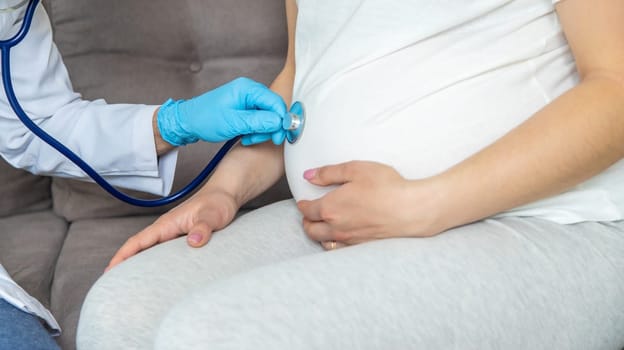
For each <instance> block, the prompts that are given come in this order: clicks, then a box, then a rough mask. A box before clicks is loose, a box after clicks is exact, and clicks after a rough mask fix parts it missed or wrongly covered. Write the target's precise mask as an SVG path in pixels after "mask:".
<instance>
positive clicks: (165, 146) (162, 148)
mask: <svg viewBox="0 0 624 350" xmlns="http://www.w3.org/2000/svg"><path fill="white" fill-rule="evenodd" d="M159 110H160V108H156V110H155V111H154V115H153V116H152V131H153V133H154V146H155V147H156V154H157V155H159V156H161V155H163V154H165V153H167V152H169V151H171V150H172V149H174V148H175V147H174V146H173V145H172V144H170V143H169V142H167V141H165V140H164V139H163V138H162V136H161V134H160V129H158V111H159Z"/></svg>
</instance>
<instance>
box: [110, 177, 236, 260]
mask: <svg viewBox="0 0 624 350" xmlns="http://www.w3.org/2000/svg"><path fill="white" fill-rule="evenodd" d="M237 210H238V204H237V203H236V200H235V198H234V197H233V196H231V195H230V194H228V193H227V192H225V191H223V190H221V189H218V188H214V187H209V186H205V187H203V188H202V189H201V190H200V191H199V192H197V193H196V194H195V195H194V196H193V197H191V198H189V199H188V200H187V201H185V202H183V203H182V204H181V205H179V206H177V207H175V208H174V209H172V210H170V211H169V212H168V213H166V214H164V215H162V216H161V217H159V218H158V219H157V220H156V221H155V222H154V223H153V224H151V225H149V226H148V227H146V228H145V229H143V230H142V231H141V232H139V233H137V234H136V235H134V236H132V237H130V238H129V239H128V240H127V241H126V243H124V245H123V246H122V247H121V248H120V249H119V250H118V251H117V253H115V256H113V258H112V259H111V261H110V262H109V264H108V266H107V267H106V271H108V270H110V269H111V268H113V267H114V266H115V265H117V264H119V263H121V262H123V261H124V260H126V259H128V258H129V257H131V256H133V255H135V254H137V253H139V252H141V251H143V250H145V249H148V248H150V247H152V246H155V245H156V244H159V243H164V242H166V241H169V240H172V239H174V238H177V237H179V236H182V235H185V234H187V233H188V237H187V242H188V243H189V244H190V245H191V246H193V247H201V246H203V245H205V244H206V243H207V242H208V241H209V240H210V237H211V235H212V232H213V231H215V230H219V229H221V228H223V227H225V226H226V225H227V224H229V223H230V222H231V221H232V219H233V218H234V215H235V214H236V212H237Z"/></svg>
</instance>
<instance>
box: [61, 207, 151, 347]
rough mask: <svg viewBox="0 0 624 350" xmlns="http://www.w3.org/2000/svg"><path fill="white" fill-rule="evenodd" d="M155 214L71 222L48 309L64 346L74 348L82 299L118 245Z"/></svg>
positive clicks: (143, 225) (148, 222) (149, 220)
mask: <svg viewBox="0 0 624 350" xmlns="http://www.w3.org/2000/svg"><path fill="white" fill-rule="evenodd" d="M154 219H155V217H153V216H152V217H150V216H146V217H128V218H120V219H97V220H83V221H77V222H74V223H72V224H71V226H70V228H69V232H68V233H67V238H66V240H65V244H64V245H63V249H62V251H61V254H60V256H59V259H58V262H57V263H56V271H55V273H54V283H53V285H52V291H51V302H52V308H51V311H52V313H53V314H54V316H55V317H56V319H57V321H58V322H59V324H60V325H61V327H62V328H63V334H62V335H61V337H60V338H59V339H58V342H59V344H60V345H61V346H62V348H63V349H74V348H75V338H76V327H77V325H78V317H79V315H80V308H81V306H82V302H83V300H84V298H85V296H86V295H87V292H88V291H89V288H91V285H92V284H93V283H94V282H95V281H96V280H97V279H98V278H99V277H100V275H101V274H102V273H103V272H104V268H105V267H106V265H107V264H108V262H109V261H110V259H111V258H112V256H113V254H114V253H115V252H116V251H117V249H118V248H119V247H120V246H121V245H122V244H123V243H124V242H125V241H126V239H128V238H129V237H130V236H132V235H133V234H135V233H136V232H138V231H139V230H141V229H142V228H144V227H145V226H147V225H148V224H150V223H151V222H153V221H154Z"/></svg>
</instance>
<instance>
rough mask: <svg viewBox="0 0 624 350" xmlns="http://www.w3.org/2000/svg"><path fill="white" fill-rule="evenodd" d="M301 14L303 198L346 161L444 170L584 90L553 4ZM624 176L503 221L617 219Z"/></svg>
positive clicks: (611, 174) (384, 2) (294, 153)
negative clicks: (320, 172)
mask: <svg viewBox="0 0 624 350" xmlns="http://www.w3.org/2000/svg"><path fill="white" fill-rule="evenodd" d="M298 8H299V12H298V17H297V28H296V38H295V60H296V67H297V71H296V76H295V83H294V92H293V101H296V100H300V101H302V103H303V104H304V106H305V108H306V112H307V118H306V125H305V129H304V131H303V134H302V135H301V137H300V139H299V140H298V141H297V143H295V144H294V145H286V148H285V161H286V173H287V177H288V181H289V185H290V188H291V191H292V193H293V195H294V196H295V198H296V199H303V198H317V197H319V196H322V195H323V194H325V193H326V192H327V191H328V190H330V189H327V188H322V187H317V186H314V185H312V184H310V183H309V182H307V181H305V180H304V179H303V176H302V174H303V172H304V171H305V170H306V169H312V168H315V167H318V166H323V165H328V164H336V163H342V162H345V161H349V160H370V161H378V162H381V163H385V164H388V165H391V166H392V167H394V168H395V169H396V170H397V171H398V172H399V173H401V174H402V175H403V176H404V177H406V178H408V179H420V178H426V177H429V176H433V175H435V174H438V173H440V172H443V171H445V170H446V169H448V168H450V167H452V166H453V165H455V164H457V163H459V162H461V161H463V160H464V159H466V158H468V157H469V156H471V155H472V154H474V153H476V152H478V151H479V150H481V149H483V148H484V147H487V146H488V145H490V144H491V143H493V142H494V141H495V140H497V139H498V138H500V137H502V136H503V135H504V134H505V133H507V132H508V131H509V130H511V129H513V128H514V127H515V126H517V125H519V124H521V123H522V122H524V121H525V120H527V119H528V118H530V117H531V116H532V115H533V114H534V113H535V112H537V111H538V110H539V109H541V108H542V107H544V106H545V105H546V104H548V103H549V102H550V101H552V100H553V99H555V98H557V97H558V96H559V95H561V94H562V93H563V92H565V91H567V90H569V89H570V88H572V87H574V86H575V85H576V84H578V81H579V79H578V75H577V72H576V68H575V63H574V58H573V56H572V54H571V52H570V49H569V46H568V44H567V41H566V40H565V37H564V35H563V33H562V29H561V26H560V23H559V21H558V18H557V15H556V13H555V11H554V5H553V1H552V0H479V1H465V0H446V1H440V0H342V1H332V0H299V1H298ZM561 127H565V125H562V126H561ZM544 166H548V165H547V164H545V165H544ZM483 176H484V177H485V178H487V177H488V174H487V173H485V174H483ZM623 178H624V162H623V161H620V162H619V163H617V164H615V165H614V166H612V167H611V168H609V169H607V170H606V171H604V172H603V173H602V174H600V175H598V176H596V177H594V178H592V179H590V180H589V181H587V182H585V183H582V184H580V185H578V186H576V187H574V188H572V189H570V190H569V191H567V192H565V193H563V194H560V195H557V196H553V197H550V198H547V199H545V200H541V201H537V202H534V203H531V204H528V205H525V206H522V207H518V208H515V209H512V210H509V211H506V212H504V213H502V214H500V215H501V216H505V215H513V216H531V217H539V218H543V219H547V220H551V221H555V222H558V223H562V224H566V223H574V222H580V221H611V220H622V219H624V215H623V213H624V181H622V179H623Z"/></svg>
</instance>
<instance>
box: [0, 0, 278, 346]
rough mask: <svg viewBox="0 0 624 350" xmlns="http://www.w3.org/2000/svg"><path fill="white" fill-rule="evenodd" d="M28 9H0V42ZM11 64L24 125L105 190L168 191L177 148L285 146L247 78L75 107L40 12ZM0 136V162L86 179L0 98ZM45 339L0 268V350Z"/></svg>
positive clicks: (2, 3) (32, 307)
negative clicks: (238, 140) (188, 94)
mask: <svg viewBox="0 0 624 350" xmlns="http://www.w3.org/2000/svg"><path fill="white" fill-rule="evenodd" d="M27 5H28V0H0V39H2V40H6V39H8V38H10V37H12V36H13V35H14V34H15V33H17V31H18V30H19V28H20V26H21V23H22V19H23V16H24V13H25V10H26V7H27ZM11 63H12V67H11V71H12V75H13V80H12V81H13V84H14V88H15V92H16V94H17V97H18V99H19V100H20V102H21V104H22V107H23V108H24V110H25V111H26V113H27V114H28V115H29V116H30V117H31V119H33V120H34V122H35V123H36V124H38V125H39V126H40V127H42V128H43V129H44V130H46V131H47V132H48V133H49V134H51V135H52V136H54V137H55V138H56V139H58V140H59V141H60V142H61V143H63V144H65V145H66V146H67V147H68V148H69V149H71V150H80V151H79V153H80V154H79V155H80V156H81V157H82V158H83V159H85V160H86V161H87V162H88V163H89V164H90V165H91V166H92V167H93V168H94V169H95V170H97V171H98V172H99V173H100V174H103V175H105V176H104V177H105V178H106V180H108V181H109V182H110V183H111V184H113V185H117V186H122V187H125V188H130V189H135V190H141V191H145V192H150V193H154V194H158V195H165V194H167V193H168V192H169V191H170V190H171V186H172V183H173V173H174V170H175V163H176V158H177V151H176V150H175V147H177V146H182V145H186V144H189V143H193V142H197V141H200V140H201V141H207V142H222V141H226V140H229V139H231V138H233V137H235V136H238V135H243V138H242V143H243V144H245V145H249V144H253V143H257V142H262V141H267V140H269V139H272V140H273V142H275V143H281V142H283V140H284V132H283V131H282V130H281V124H282V117H283V116H285V115H286V105H285V104H284V102H283V100H282V99H281V97H280V96H278V95H276V94H274V93H273V92H271V91H270V90H269V89H268V88H267V87H265V86H264V85H262V84H260V83H257V82H254V81H252V80H250V79H246V78H239V79H236V80H234V81H232V82H230V83H227V84H225V85H223V86H221V87H219V88H217V89H215V90H213V91H209V92H206V93H205V94H203V95H200V96H197V97H195V98H192V99H189V100H179V101H175V100H168V101H166V102H164V103H163V105H161V106H148V105H138V104H107V103H106V102H105V101H104V100H97V101H85V100H83V99H81V96H80V95H79V94H78V93H76V92H74V91H73V88H72V84H71V81H70V80H69V75H68V73H67V70H66V68H65V66H64V64H63V61H62V58H61V56H60V54H59V52H58V50H57V48H56V46H55V44H54V42H53V40H52V31H51V26H50V22H49V19H48V16H47V14H46V12H45V10H44V8H43V6H42V5H41V4H39V5H38V8H37V10H36V13H35V16H34V19H33V23H32V26H31V29H30V32H29V33H28V35H27V36H26V37H25V39H24V41H22V42H21V43H20V44H18V45H17V46H16V47H14V48H13V49H12V50H11ZM0 130H2V132H0V155H2V157H3V158H4V159H5V160H6V161H7V162H9V163H10V164H11V165H13V166H14V167H17V168H23V169H25V170H28V171H30V172H32V173H34V174H43V175H50V176H61V177H72V178H78V179H86V175H85V174H84V173H83V172H82V170H80V169H78V168H77V167H76V166H75V165H74V164H73V163H71V162H70V161H68V160H67V159H66V158H65V157H63V156H62V155H60V154H58V153H57V151H56V150H54V149H52V148H51V147H50V146H48V145H47V144H45V143H44V142H43V141H41V140H39V139H38V138H36V137H35V136H34V135H33V134H32V133H31V132H30V131H28V130H27V129H26V128H25V127H24V126H23V125H22V123H21V122H20V121H19V120H18V118H17V117H16V116H15V114H14V113H13V111H12V110H11V108H10V106H9V104H8V102H7V97H6V96H5V94H4V93H1V94H0ZM119 140H124V142H119ZM127 141H131V142H127ZM103 150H106V151H105V152H104V151H103ZM0 259H1V257H0ZM40 320H43V321H44V322H43V323H41V322H40ZM46 329H50V330H52V332H51V333H52V334H58V333H59V332H60V329H59V326H58V324H57V323H56V321H55V320H54V318H53V317H52V315H51V314H50V313H49V312H48V310H46V309H45V308H44V307H43V306H42V305H41V304H40V303H39V302H38V301H37V300H35V299H34V298H32V297H30V296H29V295H28V294H27V293H26V292H25V291H24V290H23V289H22V288H20V287H19V286H18V285H17V284H16V283H15V282H14V281H13V280H11V278H10V277H9V275H8V273H7V272H6V271H5V270H4V269H3V268H2V266H1V265H0V348H1V349H6V348H10V349H22V348H24V349H35V348H36V349H48V348H50V349H57V348H58V347H57V346H56V343H55V342H54V340H53V339H52V338H51V337H50V336H49V334H48V332H47V330H46Z"/></svg>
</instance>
